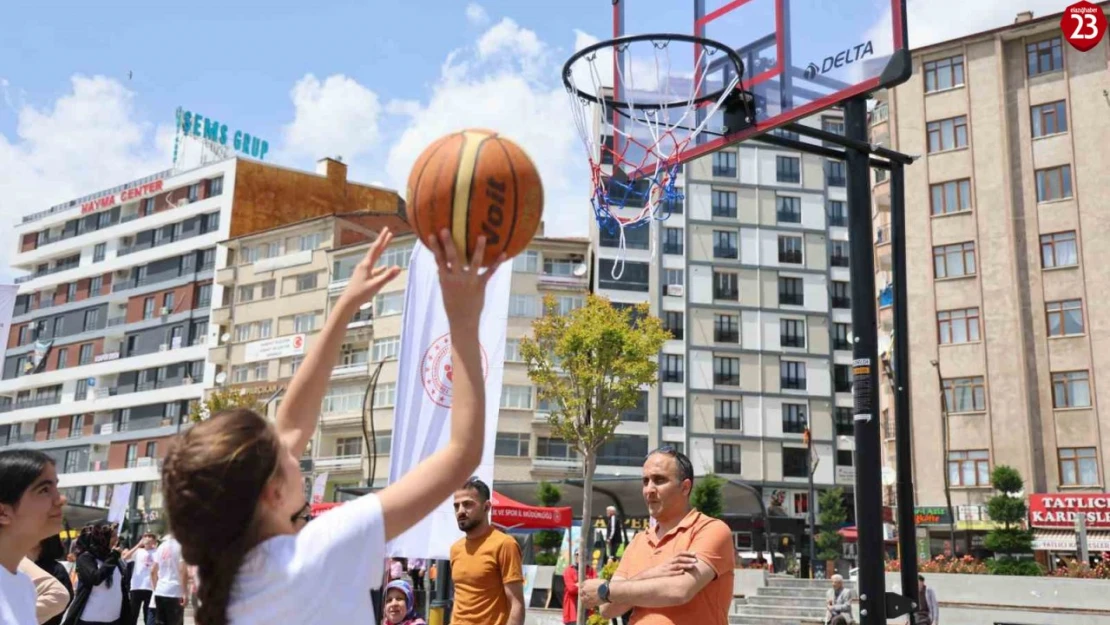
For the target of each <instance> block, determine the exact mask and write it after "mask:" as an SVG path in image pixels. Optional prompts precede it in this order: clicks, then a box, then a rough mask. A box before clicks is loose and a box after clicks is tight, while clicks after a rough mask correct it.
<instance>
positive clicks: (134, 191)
mask: <svg viewBox="0 0 1110 625" xmlns="http://www.w3.org/2000/svg"><path fill="white" fill-rule="evenodd" d="M162 182H163V181H162V180H155V181H154V182H148V183H146V184H142V185H139V186H137V187H131V188H130V189H125V190H123V191H121V192H120V193H119V194H118V196H117V194H115V193H109V194H108V195H102V196H100V197H98V198H94V199H92V200H89V201H88V202H85V203H83V204H81V214H82V215H85V214H87V213H92V212H96V211H98V210H100V209H103V208H111V207H113V206H115V205H116V204H122V203H123V202H131V201H133V200H140V199H143V198H145V197H146V196H148V195H152V194H154V193H158V192H159V191H161V190H162ZM117 197H118V199H117Z"/></svg>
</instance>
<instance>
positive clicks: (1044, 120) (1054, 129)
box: [1031, 100, 1068, 137]
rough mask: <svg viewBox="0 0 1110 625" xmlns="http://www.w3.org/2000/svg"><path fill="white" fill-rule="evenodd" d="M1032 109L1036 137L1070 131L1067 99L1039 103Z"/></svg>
mask: <svg viewBox="0 0 1110 625" xmlns="http://www.w3.org/2000/svg"><path fill="white" fill-rule="evenodd" d="M1031 111H1032V118H1033V136H1034V137H1047V136H1049V135H1055V134H1060V133H1062V132H1067V131H1068V109H1067V101H1065V100H1060V101H1058V102H1049V103H1048V104H1038V105H1037V106H1034V107H1032V109H1031Z"/></svg>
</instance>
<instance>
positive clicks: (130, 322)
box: [0, 159, 401, 522]
mask: <svg viewBox="0 0 1110 625" xmlns="http://www.w3.org/2000/svg"><path fill="white" fill-rule="evenodd" d="M353 206H358V208H359V209H362V210H366V209H371V210H374V211H376V212H384V213H396V212H397V210H398V208H399V207H400V206H401V203H400V199H399V197H398V196H397V194H396V193H394V192H392V191H386V190H383V189H377V188H374V187H366V186H360V185H353V184H349V183H348V182H347V181H346V166H345V165H342V163H339V162H337V161H332V160H330V159H325V160H324V161H321V163H320V167H319V171H318V173H317V174H312V173H307V172H298V171H293V170H287V169H284V168H280V167H274V166H270V165H265V164H262V163H259V162H254V161H247V160H242V159H229V160H225V161H221V162H218V163H215V164H211V165H206V166H203V167H200V168H197V169H192V170H189V171H172V170H168V171H164V172H160V173H158V174H154V175H152V176H148V177H146V178H143V179H141V180H136V181H133V182H129V183H126V184H124V185H120V186H119V187H115V188H112V189H107V190H104V191H100V192H97V193H95V194H92V195H90V196H87V197H84V198H81V199H77V200H72V201H70V202H66V203H64V204H60V205H58V206H55V207H53V208H50V209H48V210H44V211H40V212H37V213H34V214H30V215H27V216H26V217H24V218H23V220H22V222H21V223H20V224H19V225H18V226H17V229H18V231H17V244H18V250H17V253H16V254H15V255H14V256H13V258H12V265H13V267H14V268H16V269H20V270H25V271H27V272H29V273H28V275H26V276H24V277H22V278H19V279H18V280H17V282H18V283H19V290H18V295H17V298H16V302H15V310H14V313H13V319H12V325H11V330H10V335H9V336H8V337H7V345H6V351H5V358H4V364H3V375H2V379H0V447H14V446H18V447H29V448H36V449H41V450H42V451H44V452H46V453H48V454H50V455H51V456H52V457H54V459H55V460H56V461H57V466H58V469H59V473H60V477H59V481H60V486H61V487H62V489H63V491H64V492H65V494H66V495H67V497H68V498H69V501H71V502H73V503H76V504H86V505H93V506H107V505H108V504H109V503H110V501H111V496H112V491H113V489H114V487H115V486H118V485H121V484H128V483H131V484H134V485H135V486H134V487H133V488H132V495H131V496H132V500H131V506H130V508H131V509H133V510H134V511H137V512H138V513H139V514H133V515H132V517H131V518H130V520H132V521H139V522H143V521H148V522H156V521H157V514H158V511H159V509H160V508H161V493H160V473H159V467H160V461H161V459H162V458H163V457H164V455H165V453H166V451H167V450H168V445H169V440H170V438H171V437H172V436H174V435H175V434H177V433H178V432H179V431H180V430H181V428H182V427H187V418H186V417H187V415H188V411H189V405H190V403H191V402H192V401H194V400H197V399H199V398H201V397H202V396H203V394H204V389H205V388H206V387H210V386H211V385H212V384H213V383H214V382H213V381H214V375H215V370H214V367H213V366H212V365H210V364H208V363H207V360H208V356H209V345H210V344H213V343H212V341H213V339H214V338H218V336H219V335H218V334H216V333H215V331H214V327H213V326H212V325H211V323H210V322H211V318H210V313H211V310H212V309H213V306H214V305H218V304H214V302H215V303H218V302H220V301H222V297H223V293H222V288H221V286H220V285H219V284H216V283H214V282H213V278H214V277H215V272H216V269H217V267H218V266H219V263H221V262H222V257H223V256H225V255H226V252H224V251H223V250H222V249H221V245H220V243H221V242H222V241H225V240H227V239H228V238H229V236H233V235H234V234H235V233H247V232H250V231H252V230H253V229H261V228H266V227H270V226H272V225H274V224H280V223H284V222H288V221H294V220H298V219H304V218H305V217H309V216H311V215H313V213H314V212H319V213H323V212H331V211H343V210H351V209H352V208H351V207H353Z"/></svg>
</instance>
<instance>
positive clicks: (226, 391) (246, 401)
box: [189, 386, 266, 423]
mask: <svg viewBox="0 0 1110 625" xmlns="http://www.w3.org/2000/svg"><path fill="white" fill-rule="evenodd" d="M264 401H265V400H263V399H262V398H261V397H260V396H259V395H258V394H257V393H250V392H248V391H246V390H243V389H237V388H229V387H226V386H225V387H220V388H217V389H216V390H214V391H212V392H211V393H209V394H208V396H206V397H205V398H204V399H203V400H201V401H194V402H192V403H191V404H190V405H189V420H190V421H192V422H193V423H196V422H198V421H204V420H205V419H208V418H209V417H211V416H212V415H214V414H216V413H218V412H221V411H224V410H231V409H233V408H246V409H247V410H253V411H255V412H257V413H258V414H260V415H263V416H265V415H266V406H265V403H264Z"/></svg>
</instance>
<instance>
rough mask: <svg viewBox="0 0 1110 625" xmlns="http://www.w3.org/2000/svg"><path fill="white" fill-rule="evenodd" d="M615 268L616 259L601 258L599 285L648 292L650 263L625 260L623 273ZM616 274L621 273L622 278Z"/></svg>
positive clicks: (605, 287)
mask: <svg viewBox="0 0 1110 625" xmlns="http://www.w3.org/2000/svg"><path fill="white" fill-rule="evenodd" d="M636 230H647V228H636ZM615 268H616V261H615V260H613V259H611V258H602V259H601V262H600V263H599V270H600V275H599V280H598V283H599V284H598V286H600V287H601V288H603V289H614V290H618V291H634V292H640V293H647V291H648V277H649V275H650V273H651V271H650V266H649V265H648V263H645V262H633V261H625V263H624V272H623V273H621V272H620V271H614V269H615ZM615 275H619V276H620V278H619V279H617V278H615V277H614V276H615Z"/></svg>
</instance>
